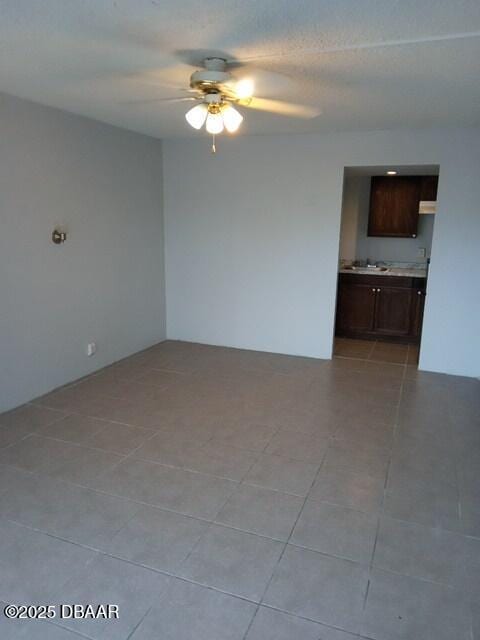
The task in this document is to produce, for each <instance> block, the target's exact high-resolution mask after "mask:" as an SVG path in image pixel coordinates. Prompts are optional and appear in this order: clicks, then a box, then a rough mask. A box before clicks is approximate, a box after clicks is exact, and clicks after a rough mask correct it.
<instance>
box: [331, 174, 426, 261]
mask: <svg viewBox="0 0 480 640" xmlns="http://www.w3.org/2000/svg"><path fill="white" fill-rule="evenodd" d="M369 206H370V177H368V176H346V177H345V184H344V187H343V205H342V226H341V232H340V258H344V259H346V260H355V259H357V260H366V259H367V258H370V259H371V260H375V261H382V260H386V261H393V262H397V261H398V262H425V261H426V258H421V257H419V256H418V250H419V249H420V247H422V248H425V249H426V250H427V251H426V253H427V257H430V253H431V248H432V236H433V224H434V218H435V216H434V215H421V216H420V218H419V222H418V233H417V237H416V238H371V237H369V236H368V235H367V231H368V214H369Z"/></svg>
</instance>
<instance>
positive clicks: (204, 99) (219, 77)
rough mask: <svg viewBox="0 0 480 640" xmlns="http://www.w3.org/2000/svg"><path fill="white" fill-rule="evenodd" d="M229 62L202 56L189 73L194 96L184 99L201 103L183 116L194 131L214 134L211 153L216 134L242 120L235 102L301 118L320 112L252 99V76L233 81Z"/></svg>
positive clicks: (239, 123)
mask: <svg viewBox="0 0 480 640" xmlns="http://www.w3.org/2000/svg"><path fill="white" fill-rule="evenodd" d="M228 64H229V62H228V61H227V60H226V59H224V58H215V57H211V58H205V60H204V61H203V66H204V68H203V69H198V70H197V71H194V72H193V73H192V75H191V76H190V90H191V91H192V92H193V93H194V94H196V95H195V97H192V98H186V99H187V100H200V104H196V105H195V106H194V107H192V108H191V109H190V110H189V111H187V113H186V114H185V119H186V121H187V122H188V124H189V125H190V126H191V127H193V128H194V129H197V130H200V129H201V128H202V127H203V126H204V125H205V129H206V131H207V132H208V133H210V134H211V135H212V136H213V144H212V152H213V153H215V151H216V148H215V136H216V135H218V134H220V133H222V132H223V131H224V130H225V129H226V130H227V131H228V133H235V132H236V131H238V129H239V127H240V125H241V124H242V122H243V115H242V114H241V113H240V112H239V111H238V110H237V109H236V108H235V107H234V105H241V106H243V107H247V108H252V109H259V110H261V111H269V112H271V113H277V114H281V115H286V116H291V117H292V116H293V117H300V118H313V117H315V116H317V115H318V114H319V113H320V111H319V110H317V109H315V108H313V107H305V106H302V105H296V104H289V103H287V102H281V101H278V100H270V99H268V100H265V99H262V98H254V97H253V94H254V90H255V84H254V81H253V80H252V78H250V77H244V78H240V79H239V80H236V79H235V78H234V77H233V76H232V74H231V73H230V71H228V69H227V67H228Z"/></svg>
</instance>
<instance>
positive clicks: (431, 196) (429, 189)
mask: <svg viewBox="0 0 480 640" xmlns="http://www.w3.org/2000/svg"><path fill="white" fill-rule="evenodd" d="M437 189H438V176H422V185H421V189H420V200H430V201H433V202H435V200H436V199H437Z"/></svg>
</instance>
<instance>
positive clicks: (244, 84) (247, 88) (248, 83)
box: [235, 78, 254, 100]
mask: <svg viewBox="0 0 480 640" xmlns="http://www.w3.org/2000/svg"><path fill="white" fill-rule="evenodd" d="M253 91H254V86H253V80H250V78H243V79H242V80H239V81H238V82H237V84H236V85H235V93H236V94H237V96H238V97H239V98H240V100H245V99H246V98H251V97H252V96H253Z"/></svg>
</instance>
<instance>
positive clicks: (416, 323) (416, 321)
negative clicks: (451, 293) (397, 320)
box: [412, 287, 426, 340]
mask: <svg viewBox="0 0 480 640" xmlns="http://www.w3.org/2000/svg"><path fill="white" fill-rule="evenodd" d="M415 294H416V295H414V296H413V297H414V301H413V305H414V306H413V322H412V333H413V335H414V336H415V337H416V338H418V340H420V337H421V335H422V325H423V310H424V309H425V295H426V292H425V288H424V287H423V288H418V287H417V289H416V290H415Z"/></svg>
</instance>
